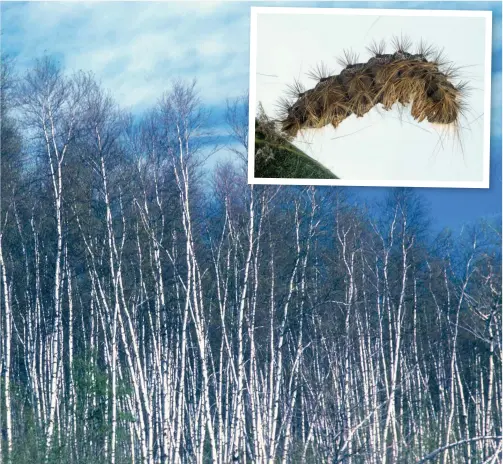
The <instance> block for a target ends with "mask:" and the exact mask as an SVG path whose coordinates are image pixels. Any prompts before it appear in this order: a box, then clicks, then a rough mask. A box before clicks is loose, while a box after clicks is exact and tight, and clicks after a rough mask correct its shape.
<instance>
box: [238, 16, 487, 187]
mask: <svg viewBox="0 0 503 464" xmlns="http://www.w3.org/2000/svg"><path fill="white" fill-rule="evenodd" d="M491 21H492V17H491V12H490V11H443V10H371V9H338V8H278V7H252V8H251V50H250V59H251V62H250V105H249V107H250V130H249V145H248V151H249V153H248V181H249V183H251V184H304V185H354V186H408V187H457V188H460V187H463V188H488V187H489V152H490V141H489V140H490V112H491V40H492V30H491Z"/></svg>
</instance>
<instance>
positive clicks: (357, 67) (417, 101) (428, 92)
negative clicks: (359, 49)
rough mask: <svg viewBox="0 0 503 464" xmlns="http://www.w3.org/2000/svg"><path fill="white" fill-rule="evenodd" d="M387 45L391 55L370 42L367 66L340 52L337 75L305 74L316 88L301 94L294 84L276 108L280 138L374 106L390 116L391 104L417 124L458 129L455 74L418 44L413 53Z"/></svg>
mask: <svg viewBox="0 0 503 464" xmlns="http://www.w3.org/2000/svg"><path fill="white" fill-rule="evenodd" d="M391 44H392V46H393V51H392V52H391V53H386V44H385V42H383V41H381V42H380V43H376V42H375V41H374V42H373V43H372V44H371V45H369V46H368V47H367V50H368V51H369V52H370V53H371V54H372V57H371V58H370V59H369V60H368V61H367V62H366V63H358V55H356V54H355V53H354V52H352V51H346V50H345V51H344V52H343V57H342V58H340V59H339V60H338V62H339V64H341V65H342V66H344V69H343V70H342V71H341V72H340V73H339V74H337V75H334V74H333V73H331V72H330V71H329V70H328V68H327V67H326V65H324V64H318V65H317V66H316V68H315V69H314V70H312V71H310V72H309V74H308V76H309V77H311V78H312V79H314V80H316V81H317V84H316V85H315V87H314V88H311V89H308V90H306V89H305V88H304V87H303V86H302V85H300V83H299V82H296V83H295V84H294V85H293V86H291V87H290V92H289V98H285V99H282V100H281V102H280V103H279V105H278V106H279V108H280V115H279V121H280V124H281V130H282V132H283V133H284V134H285V135H287V136H289V137H295V136H296V135H297V133H298V132H299V131H300V130H302V129H307V128H321V127H324V126H326V125H328V124H331V125H332V126H333V127H334V128H337V126H339V124H340V123H341V122H342V121H344V120H345V119H346V118H348V117H349V116H351V115H352V114H354V115H356V116H357V117H362V116H363V115H365V114H366V113H368V112H369V111H370V110H371V109H372V108H373V107H374V106H376V105H378V104H379V105H381V106H382V107H383V108H384V109H385V110H389V109H391V107H392V106H393V105H394V104H395V103H399V104H401V105H403V106H406V105H410V111H411V115H412V117H413V118H414V119H415V120H417V121H418V122H422V121H425V120H426V121H428V122H430V123H433V124H439V125H443V126H454V127H457V126H458V125H459V121H460V117H461V115H462V114H463V113H464V111H465V110H466V109H467V108H466V104H465V102H464V101H465V97H466V93H467V84H466V83H464V82H459V83H457V84H454V83H453V80H455V79H458V77H459V68H457V67H456V66H454V65H453V64H452V63H450V62H448V61H447V60H446V59H445V57H444V55H443V52H442V51H438V50H436V49H435V48H434V47H432V46H428V45H426V44H424V43H423V42H422V41H421V42H420V43H419V46H418V47H417V49H416V52H415V53H411V52H410V50H411V48H412V42H411V41H410V40H409V39H408V38H407V37H400V38H398V37H394V38H393V40H392V41H391Z"/></svg>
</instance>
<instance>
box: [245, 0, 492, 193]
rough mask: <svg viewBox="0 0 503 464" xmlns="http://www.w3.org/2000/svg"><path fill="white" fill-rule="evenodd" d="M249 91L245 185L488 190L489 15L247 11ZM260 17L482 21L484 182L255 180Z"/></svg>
mask: <svg viewBox="0 0 503 464" xmlns="http://www.w3.org/2000/svg"><path fill="white" fill-rule="evenodd" d="M250 8H251V14H250V91H249V129H248V140H249V143H248V183H249V184H261V185H332V186H354V187H430V188H473V189H477V188H478V189H488V188H489V166H490V143H491V77H492V73H491V66H492V60H491V58H492V11H489V10H487V11H478V10H477V11H471V10H416V9H414V10H412V9H375V8H372V9H370V8H369V9H363V8H318V7H262V6H261V7H256V6H255V7H254V6H252V7H250ZM259 14H271V15H274V14H298V15H341V16H348V15H351V16H358V15H359V16H374V15H379V16H437V17H469V18H485V69H484V89H485V92H484V133H483V137H484V147H483V179H482V180H481V181H459V182H449V181H417V180H410V181H407V180H399V181H396V180H395V181H392V180H389V181H388V180H375V181H374V180H361V181H359V180H344V179H287V178H260V177H255V176H254V172H255V116H256V112H257V105H256V85H257V66H256V65H257V61H256V60H257V16H258V15H259Z"/></svg>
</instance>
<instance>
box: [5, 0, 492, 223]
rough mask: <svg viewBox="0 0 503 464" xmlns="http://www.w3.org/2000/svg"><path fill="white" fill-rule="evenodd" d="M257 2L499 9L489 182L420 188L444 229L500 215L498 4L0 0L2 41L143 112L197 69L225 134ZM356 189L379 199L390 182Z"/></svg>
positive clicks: (22, 64)
mask: <svg viewBox="0 0 503 464" xmlns="http://www.w3.org/2000/svg"><path fill="white" fill-rule="evenodd" d="M250 5H260V6H321V7H345V8H348V7H355V8H412V9H414V8H417V9H425V8H427V9H470V10H492V11H493V55H492V66H493V69H492V71H493V82H492V88H493V104H492V114H491V117H492V121H491V129H492V133H493V134H494V135H493V137H492V139H491V157H492V160H491V187H490V189H487V190H472V189H470V190H468V189H421V191H422V192H423V195H424V196H425V198H426V200H427V201H428V202H429V203H430V205H431V214H432V219H433V220H434V222H435V224H436V225H438V227H443V226H451V227H454V228H457V227H459V226H460V225H461V224H463V223H465V222H471V221H474V220H476V219H477V218H479V217H481V216H489V215H498V214H501V197H502V190H501V183H502V179H501V172H502V168H501V53H502V52H501V41H502V38H501V3H500V2H473V3H472V2H290V3H287V2H281V3H279V2H255V3H245V2H183V3H182V2H176V3H175V2H106V3H100V2H89V3H84V2H82V3H80V2H68V3H65V2H47V3H45V2H26V3H21V2H1V3H0V9H1V13H2V15H1V27H2V36H1V40H2V42H1V46H2V51H3V52H7V53H9V54H11V55H13V56H14V57H15V59H16V64H17V68H18V70H20V71H21V72H22V70H23V69H26V68H28V67H30V66H31V64H32V63H33V60H34V59H35V58H37V57H40V56H42V55H43V54H44V53H46V54H49V55H53V56H55V57H57V58H58V59H59V60H60V62H61V63H62V64H63V66H64V67H65V69H66V70H68V71H73V70H79V69H83V70H91V71H93V72H94V73H95V75H96V77H97V78H98V79H99V80H101V82H102V84H103V86H104V87H105V88H108V89H110V90H111V91H112V93H113V94H114V96H115V97H116V99H117V100H118V102H119V103H120V104H121V106H123V107H127V108H129V109H131V110H132V111H133V112H137V113H139V112H141V111H142V110H144V109H146V108H148V107H150V106H152V105H153V104H155V102H156V100H157V98H158V97H159V96H160V95H161V94H162V92H163V91H165V90H168V89H169V86H170V82H171V81H172V79H173V78H186V79H192V78H193V77H196V78H197V81H198V89H199V91H200V96H201V98H202V100H203V102H204V104H205V105H207V106H208V107H210V108H211V109H212V114H213V118H212V123H213V125H214V129H215V131H216V133H217V134H219V135H220V136H221V137H222V140H225V125H224V122H223V115H224V108H225V99H226V98H228V97H229V98H232V97H237V96H239V95H242V94H243V93H245V92H246V91H247V89H248V84H249V60H250V58H249V42H250V32H249V11H250V10H249V7H250ZM227 156H228V153H227ZM353 190H354V192H355V193H359V194H363V195H364V196H369V197H373V196H377V197H379V196H381V195H382V194H383V193H384V191H385V190H386V189H383V188H381V189H379V188H357V187H355V188H353Z"/></svg>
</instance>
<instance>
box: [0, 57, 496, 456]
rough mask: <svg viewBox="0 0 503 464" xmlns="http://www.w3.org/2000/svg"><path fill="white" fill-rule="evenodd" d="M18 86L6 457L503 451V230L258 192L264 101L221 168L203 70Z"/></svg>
mask: <svg viewBox="0 0 503 464" xmlns="http://www.w3.org/2000/svg"><path fill="white" fill-rule="evenodd" d="M1 86H2V87H1V169H2V171H1V180H2V182H1V223H0V272H1V282H0V286H1V311H0V340H1V343H0V370H1V377H0V398H1V400H0V417H1V421H0V425H1V440H0V445H1V449H0V458H1V459H0V461H1V462H4V463H7V464H17V463H23V464H24V463H37V464H38V463H46V464H48V463H75V464H87V463H89V464H90V463H93V464H98V463H111V464H116V463H145V464H153V463H182V462H183V463H192V462H194V463H203V462H204V463H206V462H214V463H232V462H236V463H238V462H239V463H245V462H246V463H251V462H256V463H266V462H267V463H277V462H282V463H301V462H306V463H317V462H319V463H346V464H357V463H370V464H392V463H418V464H419V463H427V462H428V463H442V464H455V463H471V464H478V463H488V464H489V463H493V464H494V463H499V462H502V459H501V453H502V441H501V435H502V430H501V423H502V415H501V406H502V405H501V398H502V388H503V385H502V371H501V348H502V347H501V335H502V334H501V282H502V274H501V227H500V224H498V223H494V224H493V223H491V222H490V221H481V222H480V224H478V225H473V226H470V227H465V228H464V229H463V231H462V232H461V233H460V234H457V235H453V234H451V233H449V232H448V231H445V232H442V233H441V234H439V235H438V236H437V237H433V236H432V231H431V228H430V226H429V224H428V212H427V208H426V207H425V204H424V202H423V200H422V197H421V193H420V192H418V191H417V190H414V189H406V188H401V189H389V192H388V194H387V195H388V196H387V199H386V201H384V202H382V204H377V203H376V204H371V205H366V204H365V203H364V202H363V201H362V200H361V199H359V198H357V197H355V196H354V193H353V190H352V189H349V188H336V187H298V186H258V185H256V186H249V185H248V184H247V180H246V166H245V163H244V161H245V159H246V152H247V143H248V137H247V129H246V127H247V123H248V116H247V101H246V99H238V100H236V101H229V102H228V111H227V122H228V126H229V134H230V135H231V136H232V137H233V138H234V144H233V145H232V147H233V149H234V151H236V162H234V163H220V164H219V165H218V166H217V167H216V168H215V169H214V170H212V171H209V170H208V169H207V167H206V164H205V160H206V158H207V157H208V153H209V151H208V150H210V152H211V147H208V143H207V141H208V127H210V125H211V124H210V123H211V119H209V118H211V115H210V114H208V113H207V111H206V110H205V108H204V105H203V104H202V102H201V100H200V99H199V98H198V93H197V92H198V89H197V85H196V84H195V83H193V82H183V81H178V82H175V83H173V84H172V85H171V86H170V87H169V88H168V89H167V92H166V93H165V94H164V95H162V96H161V95H160V96H159V97H160V98H159V101H158V104H157V105H156V106H155V107H154V108H152V109H151V110H150V111H148V112H145V113H144V114H142V115H141V116H139V115H135V116H134V117H133V116H132V115H129V114H128V113H127V112H125V111H124V110H122V109H121V108H119V106H118V105H117V103H116V102H115V101H114V100H113V98H112V97H111V96H110V94H108V93H107V92H106V91H105V90H104V89H102V87H101V85H100V84H99V83H98V82H97V81H96V79H95V78H94V77H93V76H92V75H91V74H88V73H85V72H78V73H76V74H72V75H70V74H69V73H65V72H64V70H62V69H61V68H60V66H59V65H58V64H57V63H56V62H54V61H53V60H52V59H51V58H48V57H44V58H42V59H40V60H39V61H37V62H36V63H35V64H34V66H33V68H32V69H30V70H29V71H28V72H26V73H21V72H16V68H15V66H14V65H13V63H12V61H9V59H8V58H7V57H4V58H3V60H2V75H1ZM236 142H239V143H241V149H236V148H235V147H236V146H237V145H236Z"/></svg>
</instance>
